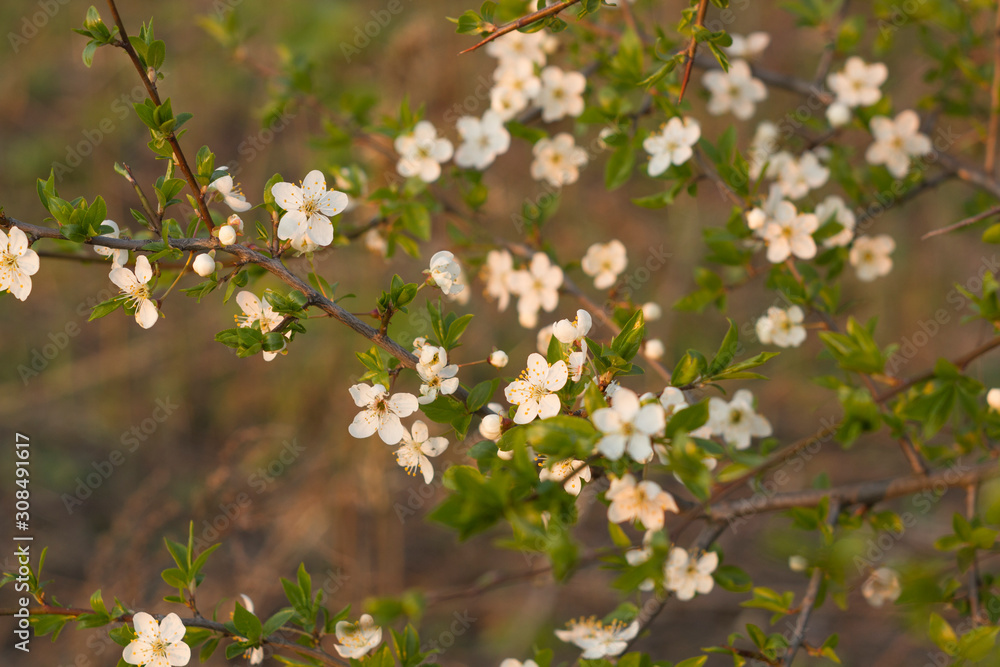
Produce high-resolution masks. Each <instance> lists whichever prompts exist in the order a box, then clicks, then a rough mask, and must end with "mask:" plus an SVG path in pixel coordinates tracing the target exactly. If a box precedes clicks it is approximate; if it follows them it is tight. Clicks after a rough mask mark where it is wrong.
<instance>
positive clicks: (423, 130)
mask: <svg viewBox="0 0 1000 667" xmlns="http://www.w3.org/2000/svg"><path fill="white" fill-rule="evenodd" d="M394 146H395V148H396V152H397V153H399V161H398V162H397V163H396V171H398V172H399V175H400V176H403V177H405V178H410V177H412V176H416V177H419V178H420V180H422V181H424V182H425V183H433V182H434V181H436V180H437V179H438V177H440V176H441V164H442V163H444V162H447V161H448V160H450V159H451V155H452V152H453V150H454V147H453V146H452V145H451V142H450V141H448V140H447V139H444V138H439V137H438V136H437V130H436V129H434V125H432V124H431V122H430V121H427V120H422V121H420V122H419V123H417V124H416V126H415V127H414V128H413V131H412V132H409V133H407V134H401V135H399V136H398V137H396V141H395V143H394Z"/></svg>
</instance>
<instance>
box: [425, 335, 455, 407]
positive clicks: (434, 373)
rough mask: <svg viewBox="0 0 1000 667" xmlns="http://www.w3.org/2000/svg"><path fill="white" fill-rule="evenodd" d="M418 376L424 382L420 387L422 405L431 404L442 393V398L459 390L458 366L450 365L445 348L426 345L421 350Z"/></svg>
mask: <svg viewBox="0 0 1000 667" xmlns="http://www.w3.org/2000/svg"><path fill="white" fill-rule="evenodd" d="M417 374H418V375H419V376H420V379H421V380H423V384H421V385H420V398H418V399H417V402H418V403H420V404H421V405H426V404H427V403H431V402H433V401H434V399H436V398H437V396H438V394H439V393H440V394H441V395H442V396H447V395H448V394H454V393H455V391H456V390H457V389H458V385H459V381H458V378H457V377H455V376H456V375H457V374H458V366H457V365H455V364H450V365H449V364H448V351H447V350H445V349H444V348H443V347H435V346H434V345H424V346H423V347H421V348H420V359H419V361H418V362H417Z"/></svg>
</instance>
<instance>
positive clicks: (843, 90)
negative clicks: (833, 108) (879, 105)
mask: <svg viewBox="0 0 1000 667" xmlns="http://www.w3.org/2000/svg"><path fill="white" fill-rule="evenodd" d="M887 76H889V70H888V69H886V66H885V65H883V64H882V63H872V64H871V65H866V64H865V61H864V60H862V59H861V58H858V57H857V56H851V57H850V58H848V59H847V63H845V65H844V69H842V70H841V71H839V72H833V73H832V74H830V75H829V76H827V77H826V85H828V86H830V90H832V91H833V94H834V95H836V97H837V103H838V104H842V105H844V106H845V107H848V108H851V107H867V106H871V105H872V104H875V103H876V102H878V101H879V100H880V99H882V91H881V90H879V87H880V86H881V85H882V84H883V83H885V79H886V77H887Z"/></svg>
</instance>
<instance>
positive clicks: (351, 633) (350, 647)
mask: <svg viewBox="0 0 1000 667" xmlns="http://www.w3.org/2000/svg"><path fill="white" fill-rule="evenodd" d="M334 630H335V631H336V633H337V642H338V643H337V644H334V645H333V648H335V649H337V653H339V654H340V657H341V658H360V657H362V656H363V655H365V654H366V653H368V651H371V650H372V649H373V648H375V647H376V646H378V645H379V644H381V643H382V628H380V627H378V626H377V625H375V619H373V618H372V617H371V616H370V615H368V614H363V615H362V616H361V618H360V619H359V620H358V622H357V623H348V622H347V621H340V622H338V623H337V627H336V628H335V629H334Z"/></svg>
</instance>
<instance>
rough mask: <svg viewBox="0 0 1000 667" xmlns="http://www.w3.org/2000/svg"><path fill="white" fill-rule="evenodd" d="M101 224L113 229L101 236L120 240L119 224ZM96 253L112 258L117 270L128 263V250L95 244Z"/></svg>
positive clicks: (112, 265) (113, 222)
mask: <svg viewBox="0 0 1000 667" xmlns="http://www.w3.org/2000/svg"><path fill="white" fill-rule="evenodd" d="M101 224H102V225H107V226H108V227H110V228H111V229H112V232H111V233H110V234H101V236H106V237H108V238H109V239H117V238H119V234H121V230H120V229H119V228H118V223H117V222H115V221H114V220H105V221H104V222H102V223H101ZM101 236H97V237H95V238H94V241H96V240H97V239H99V238H101ZM94 252H96V253H97V254H98V255H101V256H103V257H110V258H111V268H115V267H117V266H125V264H126V263H127V262H128V250H125V249H124V248H107V247H105V246H102V245H97V243H94ZM213 266H214V265H213Z"/></svg>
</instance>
